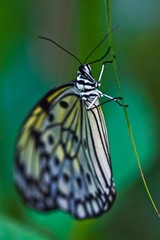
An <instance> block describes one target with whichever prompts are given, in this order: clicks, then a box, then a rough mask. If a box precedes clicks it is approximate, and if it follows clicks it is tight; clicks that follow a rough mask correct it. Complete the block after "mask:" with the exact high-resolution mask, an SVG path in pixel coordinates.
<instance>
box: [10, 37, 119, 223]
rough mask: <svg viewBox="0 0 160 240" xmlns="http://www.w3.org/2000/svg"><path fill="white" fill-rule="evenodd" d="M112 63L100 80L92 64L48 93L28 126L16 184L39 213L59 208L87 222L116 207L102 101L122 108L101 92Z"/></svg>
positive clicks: (21, 143) (18, 151)
mask: <svg viewBox="0 0 160 240" xmlns="http://www.w3.org/2000/svg"><path fill="white" fill-rule="evenodd" d="M41 38H44V37H41ZM44 39H47V38H44ZM105 39H106V36H105ZM47 40H50V41H52V42H53V43H54V44H56V45H57V46H58V47H60V48H62V49H64V48H63V47H61V46H60V45H58V44H57V43H55V42H54V41H53V40H51V39H47ZM103 41H104V39H103ZM101 43H102V41H101ZM101 43H100V44H101ZM100 44H99V45H100ZM99 45H98V46H99ZM98 46H97V47H98ZM97 47H96V48H97ZM96 48H95V49H96ZM95 49H94V50H95ZM64 50H65V49H64ZM65 51H66V52H68V51H67V50H65ZM109 51H110V48H109V49H108V50H107V52H106V53H105V55H104V56H103V57H101V58H100V59H98V60H96V61H94V62H97V61H100V60H101V59H103V58H104V57H106V56H107V55H108V53H109ZM92 52H93V51H92ZM92 52H91V54H92ZM68 53H69V54H70V55H72V56H73V57H75V56H74V55H73V54H72V53H70V52H68ZM91 54H90V55H91ZM90 55H89V56H90ZM89 56H88V57H89ZM88 57H87V59H88ZM75 58H76V57H75ZM76 59H77V58H76ZM87 59H86V61H87ZM78 61H79V60H78ZM86 61H85V62H86ZM79 62H80V61H79ZM108 62H112V61H106V62H104V63H103V64H102V68H101V72H100V75H99V79H98V81H96V80H95V79H94V77H93V76H92V70H91V66H90V64H91V63H93V62H91V63H90V64H87V63H84V64H82V63H81V62H80V63H81V65H80V67H79V69H78V72H77V77H76V79H75V80H74V81H72V82H70V83H68V84H66V85H62V86H60V87H58V88H56V89H53V90H51V91H49V92H48V93H47V94H46V95H45V96H44V97H43V98H42V99H41V100H40V101H39V102H38V103H37V105H36V106H35V107H34V108H33V110H32V111H31V113H30V114H29V116H28V117H27V119H26V121H25V122H24V124H23V126H22V128H21V130H20V133H19V137H18V141H17V145H16V153H15V159H16V161H15V166H14V180H15V183H16V187H17V189H18V191H19V192H20V193H21V195H22V197H23V199H24V200H25V202H26V203H27V204H28V205H29V206H30V207H32V208H34V209H37V210H39V211H49V210H53V209H58V208H59V209H61V210H63V211H65V212H68V213H70V214H71V215H72V216H73V217H75V218H77V219H86V218H94V217H97V216H99V215H101V214H103V213H104V212H106V211H108V210H109V209H110V208H111V206H112V205H113V202H114V200H115V198H116V189H115V183H114V179H113V174H112V166H111V158H110V149H109V141H108V133H107V128H106V124H105V120H104V116H103V112H102V109H101V104H100V102H99V98H101V97H106V98H108V100H107V101H115V102H117V103H118V104H119V105H121V104H120V103H119V102H118V100H117V99H121V98H112V97H110V96H108V95H106V94H103V93H102V92H101V91H100V90H99V87H100V85H101V79H102V75H103V71H104V66H105V64H106V63H108Z"/></svg>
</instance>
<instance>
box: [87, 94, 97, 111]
mask: <svg viewBox="0 0 160 240" xmlns="http://www.w3.org/2000/svg"><path fill="white" fill-rule="evenodd" d="M98 98H99V96H96V97H95V98H94V100H93V101H92V102H91V104H90V105H89V106H88V108H87V110H89V109H90V108H91V107H92V106H93V104H94V103H95V102H96V101H97V99H98Z"/></svg>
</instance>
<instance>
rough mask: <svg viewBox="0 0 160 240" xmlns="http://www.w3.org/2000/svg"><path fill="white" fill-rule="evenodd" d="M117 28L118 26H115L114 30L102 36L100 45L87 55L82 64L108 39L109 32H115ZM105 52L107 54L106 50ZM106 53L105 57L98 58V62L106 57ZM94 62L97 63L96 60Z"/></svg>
mask: <svg viewBox="0 0 160 240" xmlns="http://www.w3.org/2000/svg"><path fill="white" fill-rule="evenodd" d="M117 28H119V25H118V26H116V27H115V28H113V29H112V30H111V31H109V32H108V33H107V34H106V35H105V36H104V38H103V39H102V40H101V41H100V43H99V44H98V45H97V46H96V47H95V48H94V49H93V50H92V51H91V52H90V54H89V55H88V57H87V58H86V59H85V61H84V63H86V62H87V60H88V59H89V58H90V56H91V55H92V54H93V53H94V52H95V51H96V50H97V48H99V46H100V45H101V44H102V43H103V42H104V41H105V40H106V39H107V38H108V36H109V34H110V33H111V32H113V31H115V30H116V29H117ZM107 52H108V50H107ZM107 52H106V53H105V55H104V56H103V57H101V58H100V60H102V59H103V58H104V57H106V56H107ZM100 60H99V61H100ZM94 62H98V61H97V60H96V61H94ZM92 63H93V62H92Z"/></svg>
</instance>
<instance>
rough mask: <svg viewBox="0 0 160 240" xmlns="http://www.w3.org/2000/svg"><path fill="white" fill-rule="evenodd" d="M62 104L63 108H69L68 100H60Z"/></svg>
mask: <svg viewBox="0 0 160 240" xmlns="http://www.w3.org/2000/svg"><path fill="white" fill-rule="evenodd" d="M59 104H60V106H61V107H62V108H68V106H69V105H68V103H67V102H66V101H64V100H62V101H60V103H59Z"/></svg>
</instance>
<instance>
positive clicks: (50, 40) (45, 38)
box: [38, 36, 82, 65]
mask: <svg viewBox="0 0 160 240" xmlns="http://www.w3.org/2000/svg"><path fill="white" fill-rule="evenodd" d="M38 37H39V38H41V39H44V40H47V41H49V42H51V43H54V44H55V45H56V46H57V47H59V48H61V49H62V50H64V51H65V52H66V53H68V54H69V55H71V56H72V57H74V58H75V59H76V60H77V61H78V62H79V63H80V64H81V65H82V62H81V61H80V60H79V59H78V58H77V57H76V56H75V55H74V54H73V53H71V52H69V51H68V50H66V49H65V48H64V47H62V46H61V45H59V44H58V43H56V42H55V41H53V40H52V39H50V38H47V37H43V36H38Z"/></svg>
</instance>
